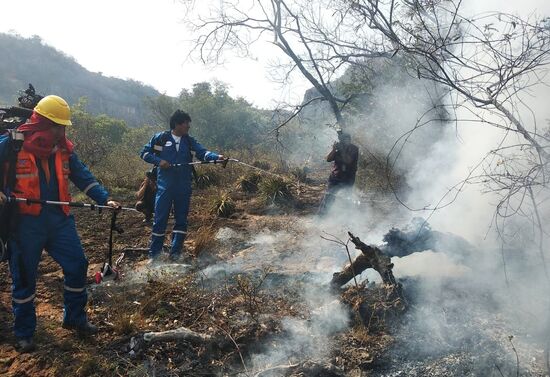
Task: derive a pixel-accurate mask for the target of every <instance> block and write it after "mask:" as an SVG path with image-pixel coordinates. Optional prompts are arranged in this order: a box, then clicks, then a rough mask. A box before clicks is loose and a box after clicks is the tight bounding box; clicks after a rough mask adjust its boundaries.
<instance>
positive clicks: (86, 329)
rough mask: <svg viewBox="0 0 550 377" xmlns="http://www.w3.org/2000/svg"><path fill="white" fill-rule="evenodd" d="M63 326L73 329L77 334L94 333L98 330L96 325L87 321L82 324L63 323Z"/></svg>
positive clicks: (86, 334)
mask: <svg viewBox="0 0 550 377" xmlns="http://www.w3.org/2000/svg"><path fill="white" fill-rule="evenodd" d="M63 328H64V329H67V330H74V331H76V333H77V334H78V335H79V336H88V335H95V334H97V333H98V331H99V329H98V328H97V326H96V325H93V324H91V323H90V322H88V321H86V323H85V324H83V325H73V324H70V323H63Z"/></svg>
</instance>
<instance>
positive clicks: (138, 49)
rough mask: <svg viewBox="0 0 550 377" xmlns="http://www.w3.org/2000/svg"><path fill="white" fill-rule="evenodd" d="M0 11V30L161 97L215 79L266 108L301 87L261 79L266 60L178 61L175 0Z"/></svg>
mask: <svg viewBox="0 0 550 377" xmlns="http://www.w3.org/2000/svg"><path fill="white" fill-rule="evenodd" d="M209 1H210V0H208V1H201V2H199V3H201V6H205V4H206V3H208V2H209ZM1 13H2V21H1V22H0V32H10V31H11V32H17V33H18V34H20V35H22V36H24V37H28V36H32V35H35V34H36V35H39V36H40V37H41V38H42V39H43V40H44V41H45V42H46V43H47V44H49V45H51V46H53V47H55V48H56V49H58V50H61V51H63V52H64V53H66V54H68V55H70V56H72V57H74V58H75V59H76V60H77V61H78V63H80V64H81V65H82V66H84V67H85V68H86V69H88V70H90V71H93V72H103V74H104V75H106V76H114V77H119V78H131V79H134V80H138V81H141V82H143V83H145V84H149V85H152V86H153V87H155V88H156V89H157V90H159V91H160V92H164V93H166V94H168V95H177V94H178V93H179V92H180V90H181V89H182V88H190V87H191V86H192V85H193V84H194V83H196V82H200V81H210V80H214V79H217V80H220V81H223V82H225V83H227V84H229V87H230V93H231V94H232V95H233V96H237V95H238V96H243V97H245V98H246V99H247V100H248V101H250V102H252V103H254V104H255V105H257V106H262V107H272V106H273V104H274V101H277V100H280V99H289V98H290V99H291V100H293V101H298V102H299V101H300V100H301V98H302V95H303V90H304V88H305V86H304V84H303V83H302V84H301V85H298V87H297V88H295V89H294V88H286V89H283V90H282V89H281V88H280V86H279V85H278V84H275V83H273V82H272V81H271V80H270V79H269V78H268V73H267V70H266V69H265V67H264V63H266V62H267V61H265V62H262V61H259V62H258V61H251V60H250V61H245V60H242V59H233V60H231V61H229V62H228V63H227V64H226V65H225V66H224V67H219V68H213V67H205V66H202V65H201V64H198V63H197V64H193V63H191V62H188V61H186V57H187V53H188V50H189V43H188V42H187V40H189V39H190V36H189V32H188V31H187V29H186V26H185V21H184V17H185V8H184V6H183V5H182V4H181V2H179V1H175V0H155V1H151V0H149V1H146V0H94V1H85V2H84V1H71V0H49V1H43V0H25V1H19V0H8V1H6V0H3V1H2V3H1ZM0 59H1V57H0ZM258 63H260V64H258Z"/></svg>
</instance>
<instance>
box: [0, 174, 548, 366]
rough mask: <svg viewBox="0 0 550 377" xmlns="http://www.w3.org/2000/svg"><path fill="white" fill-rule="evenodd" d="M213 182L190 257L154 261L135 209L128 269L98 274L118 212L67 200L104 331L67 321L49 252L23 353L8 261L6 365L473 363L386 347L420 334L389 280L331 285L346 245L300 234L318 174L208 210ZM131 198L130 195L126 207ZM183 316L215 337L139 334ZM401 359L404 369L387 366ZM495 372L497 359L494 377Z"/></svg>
mask: <svg viewBox="0 0 550 377" xmlns="http://www.w3.org/2000/svg"><path fill="white" fill-rule="evenodd" d="M215 192H216V189H205V190H196V191H195V192H194V196H193V200H192V208H191V213H190V216H189V223H190V229H189V234H190V236H189V239H188V240H186V245H185V246H186V250H187V252H188V253H189V255H190V257H189V258H188V259H187V260H186V261H185V263H183V264H173V263H169V262H165V263H163V264H161V265H159V266H155V267H149V266H147V264H146V260H147V251H146V248H147V245H148V242H149V237H150V226H149V225H148V224H146V223H144V222H143V217H142V216H141V215H140V214H136V213H130V212H128V213H122V214H121V215H119V222H118V223H119V225H120V226H121V227H122V228H123V229H124V232H123V233H122V234H116V235H115V259H116V257H118V256H119V255H120V254H121V253H122V252H124V253H125V258H124V260H123V262H122V264H121V279H120V281H118V282H105V283H102V284H100V285H96V284H95V283H94V281H93V276H94V273H95V272H96V271H98V270H99V268H100V266H101V264H102V263H103V261H104V260H105V253H106V251H107V247H108V243H107V241H108V230H109V221H110V214H109V213H106V212H104V213H102V214H99V213H97V212H91V211H84V210H81V211H79V210H75V211H73V213H74V215H75V217H76V221H77V227H78V230H79V234H80V236H81V240H82V244H83V247H84V249H85V251H86V253H87V256H88V258H89V261H90V267H89V271H88V276H89V279H88V283H89V290H88V291H89V297H90V298H89V305H88V314H89V318H90V320H91V321H92V322H93V323H95V324H97V325H98V326H99V328H100V333H99V334H98V335H97V336H94V337H90V338H78V337H77V336H76V335H75V334H73V333H72V332H70V331H67V330H64V329H62V328H61V326H60V325H61V319H62V293H63V274H62V271H61V270H60V269H59V266H58V265H57V264H56V263H55V262H54V261H53V260H52V259H51V258H50V257H49V256H48V255H46V254H44V255H43V258H42V261H41V263H40V266H39V269H40V271H39V280H38V287H37V298H36V300H35V303H36V307H37V316H38V328H37V332H36V335H35V341H36V343H37V346H38V349H37V351H35V352H33V353H30V354H19V353H18V352H17V351H16V350H15V349H14V347H13V344H14V341H15V339H14V337H13V335H12V331H11V325H12V321H13V318H12V314H11V297H10V278H9V272H8V269H7V265H6V264H2V265H0V375H6V376H100V375H101V376H255V377H266V376H371V375H372V376H408V375H418V376H447V375H468V376H475V375H477V374H476V373H475V369H470V370H469V369H468V365H466V366H465V364H467V363H472V362H474V363H475V360H474V361H472V359H471V358H470V359H469V358H468V357H467V356H464V353H461V352H462V351H461V350H460V349H459V350H458V351H457V350H456V349H453V350H452V351H449V352H447V353H445V354H444V355H443V356H442V357H440V358H436V359H429V358H427V359H426V360H425V361H420V362H419V363H418V362H417V363H414V362H412V361H411V359H413V358H414V357H415V356H414V355H405V356H404V353H403V352H402V351H398V350H396V348H392V347H393V346H394V344H396V342H398V343H399V342H401V341H402V339H401V340H400V336H401V337H406V338H410V337H411V336H413V337H414V336H416V335H415V334H412V335H411V334H410V333H405V332H401V335H399V334H398V333H399V331H398V330H399V329H400V328H401V327H402V326H401V325H402V324H403V320H404V318H406V317H407V310H406V308H405V305H404V303H403V302H402V301H396V300H395V296H392V295H391V294H388V291H387V287H383V286H380V285H377V284H372V283H368V282H363V283H361V284H359V285H358V286H354V285H351V286H350V287H348V288H346V289H344V290H342V291H338V292H332V291H331V290H330V288H329V286H328V282H329V281H330V276H331V275H330V274H331V271H334V270H335V264H339V266H343V265H345V263H346V258H347V257H346V256H345V255H344V254H341V251H337V252H334V253H332V254H331V252H330V251H327V252H326V253H325V254H322V255H321V257H320V256H319V254H318V253H317V251H315V252H313V251H311V250H309V249H307V247H305V246H304V244H303V243H301V238H302V237H303V236H304V235H305V234H307V233H308V232H309V231H310V230H311V229H312V228H315V220H314V217H313V216H314V214H315V211H316V209H317V206H318V203H319V200H320V199H321V196H322V193H323V182H322V180H318V181H316V182H310V184H309V187H307V188H302V189H301V192H297V191H296V192H295V193H294V194H295V199H294V201H293V202H292V203H291V204H288V205H282V206H265V205H263V204H262V203H261V202H260V200H259V198H258V197H257V196H256V195H253V194H243V193H239V192H237V191H233V192H232V195H231V196H232V198H233V200H234V201H235V203H236V205H237V207H236V212H235V213H234V214H233V215H231V216H230V217H229V218H217V217H215V216H214V215H212V214H211V213H210V211H209V210H208V208H209V205H210V204H209V203H210V202H211V197H212V196H213V195H215ZM132 201H133V199H132V197H131V196H130V195H126V196H123V202H124V205H128V206H132V205H133V203H132ZM168 229H170V224H169V227H168ZM327 249H330V248H327ZM313 250H315V248H313ZM342 258H343V259H342ZM305 293H307V295H306V294H305ZM460 294H464V293H462V292H461V293H460ZM408 304H411V303H410V302H409V303H408ZM339 316H343V318H339ZM181 327H183V328H186V329H190V330H192V331H194V332H195V333H197V334H202V335H205V336H207V337H208V339H209V340H207V341H204V340H203V341H200V340H199V341H197V340H196V339H187V340H179V341H162V342H156V343H149V342H146V341H145V340H144V334H145V333H148V332H160V331H166V330H173V329H177V328H181ZM403 334H405V335H403ZM399 349H401V348H399ZM397 360H399V365H402V366H403V367H402V368H399V367H394V368H390V367H389V366H390V365H392V364H394V362H395V361H397ZM442 360H443V361H442ZM457 360H459V361H460V360H466V361H463V362H462V364H461V362H459V361H457ZM512 366H513V364H512ZM453 368H454V369H453ZM472 370H473V371H474V372H472ZM493 372H494V373H493ZM496 373H497V370H496V369H494V368H492V369H491V374H486V375H495V376H497V375H499V374H496ZM522 375H524V374H523V370H522ZM525 375H540V376H543V375H544V374H543V373H542V372H540V373H538V374H525Z"/></svg>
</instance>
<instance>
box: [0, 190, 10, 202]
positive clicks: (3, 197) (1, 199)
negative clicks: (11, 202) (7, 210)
mask: <svg viewBox="0 0 550 377" xmlns="http://www.w3.org/2000/svg"><path fill="white" fill-rule="evenodd" d="M7 201H8V197H7V196H6V195H5V194H4V193H3V192H2V191H0V205H4V203H6V202H7Z"/></svg>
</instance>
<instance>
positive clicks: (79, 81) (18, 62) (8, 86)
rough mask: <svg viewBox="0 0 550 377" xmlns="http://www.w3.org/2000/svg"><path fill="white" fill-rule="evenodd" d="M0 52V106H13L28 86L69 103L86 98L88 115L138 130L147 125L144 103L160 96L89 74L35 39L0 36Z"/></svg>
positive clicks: (144, 88)
mask: <svg viewBox="0 0 550 377" xmlns="http://www.w3.org/2000/svg"><path fill="white" fill-rule="evenodd" d="M0 51H2V55H1V56H2V57H1V58H0V77H2V78H3V79H2V81H1V82H0V104H2V103H3V104H14V103H15V101H16V98H17V93H18V92H19V91H20V90H23V89H26V88H27V86H28V84H29V83H32V84H33V85H34V87H35V88H36V90H37V92H38V93H40V94H51V93H55V94H59V95H61V96H63V97H64V98H66V99H67V101H68V102H69V103H75V102H76V101H77V100H78V99H79V98H80V97H87V98H88V109H87V110H88V111H89V112H91V113H93V114H107V115H109V116H111V117H114V118H119V119H124V120H125V121H126V122H127V123H128V125H130V126H139V125H142V124H144V123H147V122H149V121H150V115H149V111H148V109H147V108H146V107H145V106H144V99H145V98H147V97H156V96H158V95H160V93H159V92H158V91H157V90H155V89H154V88H152V87H151V86H147V85H144V84H142V83H140V82H137V81H133V80H122V79H118V78H113V77H106V76H103V75H101V74H100V73H94V72H90V71H88V70H86V69H85V68H84V67H82V66H81V65H80V64H78V63H77V62H76V60H75V59H74V58H72V57H70V56H67V55H65V54H64V53H62V52H60V51H58V50H56V49H55V48H53V47H50V46H48V45H45V44H44V42H43V41H42V40H41V39H40V37H38V36H34V37H33V38H28V39H27V38H23V37H20V36H16V35H9V34H2V33H0Z"/></svg>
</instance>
